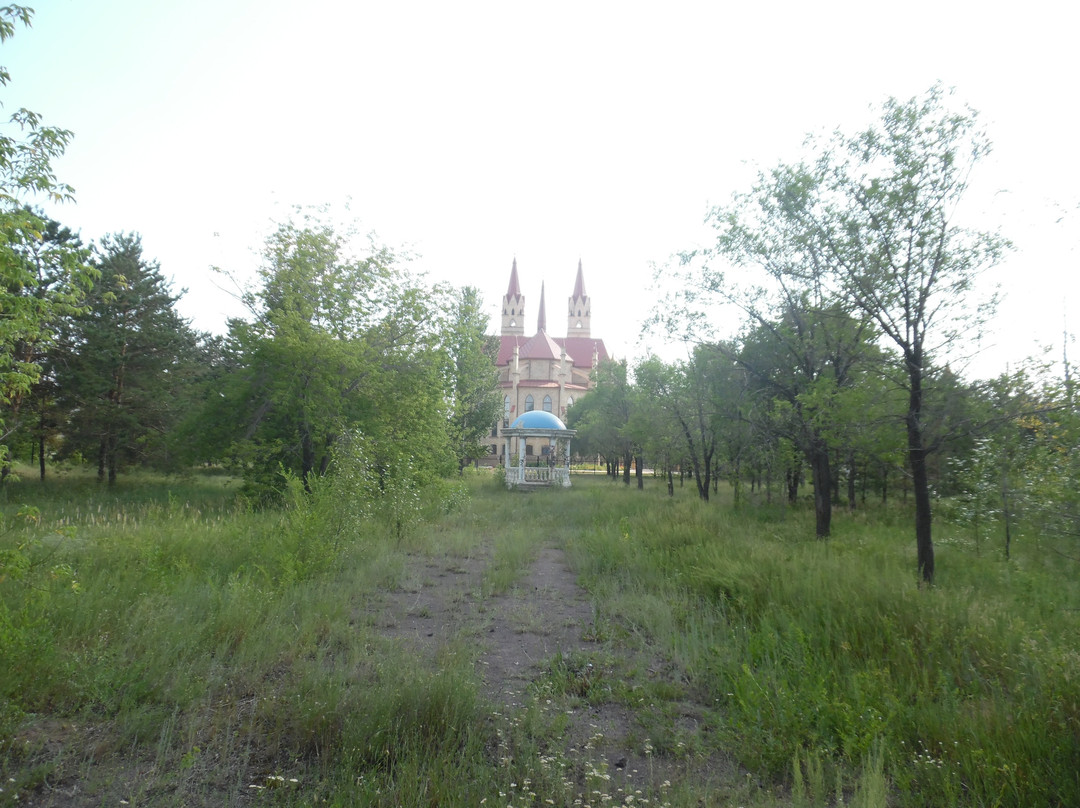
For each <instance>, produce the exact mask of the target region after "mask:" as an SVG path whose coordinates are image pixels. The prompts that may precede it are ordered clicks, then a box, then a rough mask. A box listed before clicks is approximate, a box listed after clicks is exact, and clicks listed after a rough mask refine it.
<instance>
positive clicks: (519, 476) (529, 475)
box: [503, 420, 577, 488]
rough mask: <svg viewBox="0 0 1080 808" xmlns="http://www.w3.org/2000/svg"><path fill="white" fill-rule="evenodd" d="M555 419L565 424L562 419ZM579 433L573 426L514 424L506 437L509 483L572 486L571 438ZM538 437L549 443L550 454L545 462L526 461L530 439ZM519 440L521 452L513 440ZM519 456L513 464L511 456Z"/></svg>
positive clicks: (504, 434)
mask: <svg viewBox="0 0 1080 808" xmlns="http://www.w3.org/2000/svg"><path fill="white" fill-rule="evenodd" d="M555 423H557V424H559V425H560V426H561V425H562V422H561V421H558V420H556V421H555ZM575 434H577V433H576V432H575V431H574V430H573V429H567V428H566V427H562V428H561V429H553V428H540V427H531V428H530V427H527V426H520V427H511V428H509V429H504V430H503V437H504V438H505V439H506V468H505V476H506V487H507V488H515V487H517V486H561V487H563V488H569V487H570V438H572V437H573V436H574V435H575ZM529 438H536V439H539V440H540V441H543V442H544V445H546V446H547V447H548V455H547V459H546V462H543V465H538V466H529V465H527V464H526V460H527V457H526V455H527V450H528V446H529V444H528V439H529ZM515 439H516V440H517V452H514V451H513V448H514V447H513V441H514V440H515ZM515 456H516V457H517V464H516V465H511V458H513V457H515Z"/></svg>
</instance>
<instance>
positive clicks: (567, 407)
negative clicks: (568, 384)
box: [566, 396, 574, 409]
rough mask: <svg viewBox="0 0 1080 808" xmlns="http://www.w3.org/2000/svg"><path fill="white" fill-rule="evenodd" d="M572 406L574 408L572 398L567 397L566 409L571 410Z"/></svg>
mask: <svg viewBox="0 0 1080 808" xmlns="http://www.w3.org/2000/svg"><path fill="white" fill-rule="evenodd" d="M573 406H574V397H573V396H569V397H568V398H567V399H566V409H570V408H571V407H573Z"/></svg>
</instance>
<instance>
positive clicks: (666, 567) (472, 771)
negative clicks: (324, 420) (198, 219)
mask: <svg viewBox="0 0 1080 808" xmlns="http://www.w3.org/2000/svg"><path fill="white" fill-rule="evenodd" d="M647 483H648V484H647V486H646V489H645V490H644V491H638V490H637V489H636V488H635V487H633V486H630V487H625V486H623V485H622V484H621V482H612V481H610V480H609V479H607V478H603V477H592V476H585V477H580V478H575V484H574V487H573V488H572V489H571V490H569V491H540V492H536V493H532V494H520V493H509V492H506V491H505V490H502V489H500V488H499V487H498V486H497V485H496V484H495V482H494V481H493V479H492V478H491V477H490V476H486V475H484V474H476V475H469V476H466V477H465V478H464V479H463V480H461V481H455V482H452V483H447V484H446V487H445V489H444V490H442V491H440V492H439V496H437V497H431V498H424V499H422V500H421V503H432V504H430V505H425V504H421V506H420V507H419V510H418V511H417V513H416V518H415V519H414V520H413V521H412V522H411V523H410V524H409V525H408V529H406V530H402V529H401V521H400V514H394V515H391V516H388V515H387V514H382V513H380V512H379V511H378V510H377V509H368V508H366V507H361V506H359V505H358V504H356V503H354V502H353V501H352V500H350V498H349V496H348V491H347V490H342V489H340V488H335V487H334V486H333V485H332V484H326V485H325V486H324V487H319V488H316V490H315V491H314V493H313V494H312V495H311V496H310V497H309V496H305V495H302V494H300V493H298V492H296V491H293V492H292V495H291V496H290V497H289V499H288V501H289V504H288V505H287V506H286V507H283V508H280V509H271V510H265V509H264V510H260V509H256V508H252V507H250V506H248V505H246V504H245V503H244V501H243V500H242V498H240V497H238V496H237V494H236V490H235V487H234V485H233V483H232V482H231V481H230V480H229V479H228V478H225V477H220V476H192V477H186V478H153V477H144V476H137V477H130V478H123V479H121V481H120V482H119V483H118V485H116V486H114V487H112V488H104V487H100V486H98V485H96V484H95V483H94V481H93V480H91V479H88V478H82V477H81V476H79V475H77V474H68V475H66V476H63V477H59V478H56V479H52V480H50V481H48V482H47V483H46V484H45V485H40V484H39V483H37V482H36V481H31V480H27V481H23V482H18V483H15V484H11V485H7V486H5V487H4V488H3V489H2V494H0V497H2V499H0V513H2V526H0V529H2V533H0V780H2V782H0V786H2V789H3V790H2V791H0V805H16V804H17V805H87V806H89V805H102V804H109V805H117V804H123V805H133V806H137V805H207V806H210V805H238V804H244V805H249V804H258V805H313V804H320V805H322V804H325V805H341V806H345V805H386V806H392V805H393V806H399V805H404V806H420V805H439V806H457V805H460V806H476V805H481V804H483V805H503V806H505V805H513V806H519V805H521V806H524V805H564V806H575V805H593V806H600V805H620V804H622V805H642V804H645V805H669V806H699V805H709V806H711V805H717V806H720V805H722V806H728V805H731V806H736V805H741V806H772V805H776V806H833V805H840V804H844V805H855V806H866V807H869V806H954V805H963V806H1043V805H1045V806H1055V805H1060V806H1071V805H1080V641H1078V638H1080V576H1078V575H1077V572H1078V566H1080V565H1078V564H1077V562H1076V560H1075V559H1069V558H1065V557H1062V556H1061V555H1059V554H1054V553H1047V552H1044V551H1042V550H1041V549H1040V545H1039V542H1038V540H1037V537H1021V538H1019V539H1017V538H1015V537H1014V542H1013V547H1012V553H1011V557H1010V558H1009V559H1005V558H1004V557H1003V555H1002V554H1001V553H999V552H996V551H995V550H994V549H993V547H992V545H991V543H990V542H989V541H988V540H987V539H986V538H985V537H984V538H983V540H982V542H981V544H980V545H979V546H976V545H975V543H974V542H973V541H972V540H971V539H970V537H969V536H968V535H967V533H965V531H963V530H961V529H960V528H956V527H953V526H950V525H947V524H940V525H936V526H935V530H936V533H935V536H936V542H937V551H938V553H937V560H938V574H937V578H936V583H935V586H934V587H932V588H927V587H920V586H919V585H918V578H917V575H916V571H915V558H914V555H915V548H914V538H913V535H912V528H911V519H910V515H909V513H908V509H907V507H905V505H904V504H903V503H893V504H891V505H889V506H888V507H883V506H869V507H868V508H867V509H866V510H863V511H858V512H856V513H854V514H848V513H846V512H845V513H837V515H836V517H835V519H834V535H833V537H832V538H831V539H829V540H827V541H818V540H815V539H813V538H812V537H813V513H812V509H809V508H808V509H803V508H802V507H801V506H800V507H796V508H788V507H784V506H781V505H776V504H764V503H757V504H754V503H752V502H746V503H745V504H742V505H740V506H739V507H736V506H734V505H733V504H732V502H731V497H730V495H727V494H726V492H725V491H724V490H723V489H722V488H721V491H720V496H719V497H717V498H716V499H715V500H714V501H713V502H711V503H708V504H703V503H701V502H699V501H698V499H697V497H696V492H695V491H694V490H693V489H692V487H691V486H687V487H685V488H680V489H676V492H675V496H674V497H668V496H667V493H666V486H665V485H664V483H663V482H662V481H660V480H649V481H647ZM744 498H745V497H744ZM544 547H558V548H559V549H560V550H561V551H563V552H564V553H565V556H566V558H567V559H568V561H569V564H570V567H571V569H572V570H573V574H574V575H576V577H577V581H578V583H579V584H580V585H581V586H582V587H583V588H584V590H585V591H586V592H587V593H588V597H589V599H590V600H591V602H592V604H593V615H594V617H593V621H592V624H591V626H589V627H588V629H587V631H588V632H589V634H590V640H591V641H592V642H593V643H594V646H595V649H596V650H595V651H593V652H591V656H590V657H589V658H588V659H573V658H562V657H560V658H553V659H552V660H550V661H549V663H548V664H547V665H546V667H545V668H544V673H543V675H541V676H539V677H538V678H537V679H536V681H535V682H534V683H533V684H532V685H531V687H530V691H529V698H528V699H526V701H525V702H523V703H522V704H521V705H520V706H519V707H518V708H517V709H516V710H513V711H508V710H507V709H505V708H504V707H502V706H500V705H495V704H493V703H492V701H491V699H490V694H489V692H488V691H487V690H486V689H485V687H484V686H483V684H482V683H481V680H480V678H479V677H478V675H477V670H476V663H477V658H478V654H479V651H478V648H477V644H476V643H474V642H472V641H471V636H472V635H464V636H462V637H454V636H449V637H446V638H445V642H444V643H443V645H442V646H441V650H440V651H439V653H438V654H437V656H436V657H435V658H434V661H432V660H430V659H427V658H424V657H423V656H422V655H421V653H420V651H419V650H418V649H416V648H412V647H410V646H409V644H408V643H404V642H402V641H401V640H400V638H394V637H389V636H387V635H386V633H385V632H383V631H381V630H380V625H379V623H378V621H375V620H372V619H370V617H369V615H370V609H369V605H370V604H371V603H372V602H374V601H376V600H378V599H379V598H380V597H382V595H383V594H385V593H387V592H393V591H395V590H396V589H399V588H400V587H401V586H402V585H403V583H404V582H405V581H406V579H407V578H408V577H409V576H410V575H412V574H414V572H413V569H414V566H415V563H416V559H418V558H427V559H432V558H442V559H447V558H448V559H451V561H452V562H453V563H459V562H457V561H454V559H459V560H465V559H472V560H480V559H482V560H483V561H484V564H485V565H486V566H485V569H484V572H483V578H482V581H483V583H482V585H481V586H479V587H478V588H477V591H476V592H475V593H474V595H475V599H476V600H477V601H478V602H481V603H482V602H484V601H485V600H486V599H491V598H495V597H497V596H499V595H500V593H506V592H509V591H514V590H515V589H517V590H520V591H521V592H522V593H524V594H525V595H527V593H528V589H529V587H528V580H527V576H528V571H529V568H530V563H531V561H532V559H534V558H535V557H536V555H537V553H538V552H539V551H540V550H541V549H542V548H544ZM1077 555H1080V551H1078V553H1077ZM460 563H464V561H461V562H460ZM538 621H539V622H541V623H542V621H543V616H542V615H540V616H538ZM605 705H618V706H619V707H620V708H621V709H624V710H626V711H627V714H628V715H629V716H631V723H632V726H631V727H630V734H629V736H628V737H629V738H630V742H631V743H632V744H633V745H634V750H633V751H634V752H635V753H636V755H637V756H638V757H639V758H640V759H643V760H648V761H650V765H651V764H652V763H653V762H655V765H656V767H657V770H658V771H662V772H663V773H664V779H663V780H662V781H660V779H659V778H653V779H651V780H648V782H647V783H646V784H645V786H644V787H643V788H642V789H639V790H636V791H630V790H628V789H625V788H623V787H616V785H615V782H616V781H615V780H614V779H612V777H611V774H612V771H611V770H610V765H609V762H608V761H604V760H590V759H587V755H582V754H578V753H574V752H571V751H570V749H569V747H568V741H567V738H568V735H569V733H570V727H569V723H568V721H569V719H568V718H567V716H568V715H570V714H571V713H573V712H575V711H579V712H580V711H583V710H584V711H588V710H590V709H593V710H599V709H601V708H603V707H604V706H605ZM688 712H692V714H693V716H694V721H693V722H692V723H687V722H686V721H685V720H682V717H685V715H686V714H687V713H688ZM727 762H730V763H731V771H730V772H728V774H726V775H725V776H724V777H719V776H716V777H709V776H705V775H703V772H708V771H709V767H710V766H711V765H713V763H715V765H716V766H721V765H725V766H726V765H727Z"/></svg>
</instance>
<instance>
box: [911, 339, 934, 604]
mask: <svg viewBox="0 0 1080 808" xmlns="http://www.w3.org/2000/svg"><path fill="white" fill-rule="evenodd" d="M907 364H908V378H909V380H910V381H911V393H910V396H909V398H908V413H907V438H908V462H909V463H910V464H911V486H912V492H913V493H914V495H915V546H916V548H917V555H918V564H919V574H920V575H921V576H922V579H923V581H924V582H925V583H927V584H933V583H934V541H933V538H932V536H931V534H930V528H931V511H930V476H929V473H928V471H927V467H926V455H927V451H926V447H925V445H924V440H923V432H922V403H923V392H922V360H921V356H919V355H918V354H916V355H915V356H914V357H913V358H911V359H909V360H908V363H907Z"/></svg>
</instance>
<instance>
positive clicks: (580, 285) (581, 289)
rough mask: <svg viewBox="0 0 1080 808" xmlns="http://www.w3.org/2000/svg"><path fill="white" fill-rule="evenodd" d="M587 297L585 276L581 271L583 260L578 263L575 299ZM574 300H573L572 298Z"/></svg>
mask: <svg viewBox="0 0 1080 808" xmlns="http://www.w3.org/2000/svg"><path fill="white" fill-rule="evenodd" d="M579 297H580V298H584V297H585V274H584V273H583V272H582V271H581V259H580V258H579V259H578V262H577V280H575V281H574V298H579ZM571 299H573V298H571Z"/></svg>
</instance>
